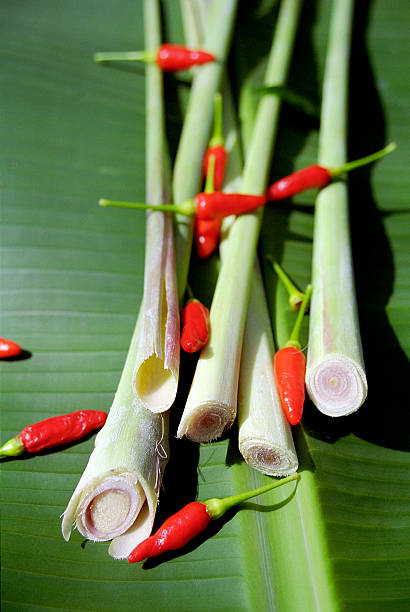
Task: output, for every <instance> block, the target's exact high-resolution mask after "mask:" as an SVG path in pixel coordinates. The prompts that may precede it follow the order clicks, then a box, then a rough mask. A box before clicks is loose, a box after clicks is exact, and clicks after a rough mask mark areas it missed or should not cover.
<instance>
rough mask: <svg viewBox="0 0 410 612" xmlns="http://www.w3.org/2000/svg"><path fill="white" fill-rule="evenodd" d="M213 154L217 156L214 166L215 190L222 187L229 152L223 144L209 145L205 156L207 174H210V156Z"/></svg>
mask: <svg viewBox="0 0 410 612" xmlns="http://www.w3.org/2000/svg"><path fill="white" fill-rule="evenodd" d="M211 155H213V156H214V157H215V168H214V190H215V191H219V190H220V189H221V188H222V185H223V182H224V176H225V168H226V161H227V159H228V153H227V152H226V150H225V147H224V146H223V145H218V146H216V147H209V149H208V150H207V151H206V153H205V156H204V173H205V176H206V175H207V174H208V164H209V158H210V157H211Z"/></svg>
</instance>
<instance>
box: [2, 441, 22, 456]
mask: <svg viewBox="0 0 410 612" xmlns="http://www.w3.org/2000/svg"><path fill="white" fill-rule="evenodd" d="M23 452H24V444H23V442H22V440H20V438H19V437H18V436H15V437H14V438H11V440H8V442H5V444H3V446H1V447H0V458H1V457H17V456H18V455H21V453H23Z"/></svg>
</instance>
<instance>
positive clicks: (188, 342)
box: [181, 300, 209, 353]
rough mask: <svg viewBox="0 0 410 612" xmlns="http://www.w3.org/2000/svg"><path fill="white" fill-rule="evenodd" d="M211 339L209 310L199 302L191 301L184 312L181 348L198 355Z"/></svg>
mask: <svg viewBox="0 0 410 612" xmlns="http://www.w3.org/2000/svg"><path fill="white" fill-rule="evenodd" d="M208 338H209V310H208V308H207V307H206V306H204V305H203V304H201V302H199V301H198V300H190V301H189V302H188V303H187V304H186V306H185V308H184V309H183V311H182V332H181V347H182V348H183V349H184V351H186V352H187V353H196V351H199V350H200V349H201V348H203V347H204V346H205V344H206V343H207V342H208Z"/></svg>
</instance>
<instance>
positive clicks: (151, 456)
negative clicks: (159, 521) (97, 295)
mask: <svg viewBox="0 0 410 612" xmlns="http://www.w3.org/2000/svg"><path fill="white" fill-rule="evenodd" d="M140 326H141V317H139V319H138V321H137V325H136V327H135V331H134V334H133V337H132V341H131V346H130V349H129V351H128V356H127V360H126V362H125V366H124V370H123V373H122V376H121V380H120V383H119V386H118V390H117V393H116V395H115V398H114V402H113V405H112V407H111V410H110V412H109V414H108V418H107V421H106V423H105V425H104V427H103V428H102V429H101V431H100V432H99V433H98V434H97V436H96V438H95V448H94V450H93V452H92V453H91V456H90V458H89V461H88V464H87V466H86V468H85V470H84V472H83V474H82V476H81V478H80V481H79V483H78V485H77V487H76V489H75V491H74V493H73V495H72V497H71V499H70V501H69V503H68V506H67V508H66V510H65V512H64V515H63V521H62V526H61V528H62V533H63V536H64V538H65V540H68V539H69V538H70V534H71V530H72V527H73V524H74V525H75V526H76V527H77V529H78V530H79V531H80V533H81V534H82V535H84V536H85V537H87V538H89V539H90V540H94V541H104V540H110V539H112V541H111V544H110V547H109V553H110V555H111V556H113V557H114V558H116V559H124V558H126V557H127V556H128V555H129V553H130V552H131V551H132V550H133V549H134V548H135V546H137V544H139V542H141V540H143V539H145V538H147V537H148V536H149V535H150V533H151V529H152V525H153V523H154V518H155V512H156V508H157V503H158V495H159V489H160V486H161V480H162V474H163V471H164V469H165V466H166V463H167V460H168V420H169V412H167V413H163V414H154V413H153V412H151V411H150V410H147V409H146V408H145V407H144V406H142V405H141V403H140V402H139V401H138V400H137V399H136V397H135V393H134V391H133V388H132V384H131V381H132V378H133V365H134V363H135V353H136V350H137V345H138V338H139V335H140V334H139V332H140ZM104 515H107V516H104Z"/></svg>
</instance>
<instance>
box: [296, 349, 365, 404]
mask: <svg viewBox="0 0 410 612" xmlns="http://www.w3.org/2000/svg"><path fill="white" fill-rule="evenodd" d="M306 387H307V390H308V393H309V396H310V398H311V400H312V401H313V403H314V404H315V405H316V406H317V408H318V409H319V410H320V411H321V412H323V414H326V415H328V416H345V415H348V414H351V413H352V412H355V411H356V410H357V409H358V408H360V406H361V405H362V404H363V402H364V400H365V399H366V395H367V382H366V374H365V372H364V370H363V368H362V367H361V366H360V364H358V363H356V362H355V361H353V360H352V359H350V358H349V357H347V356H346V355H340V354H339V355H338V354H337V353H331V354H329V355H326V357H324V358H323V360H322V361H321V362H320V363H319V364H318V365H317V366H316V367H314V368H313V369H312V370H308V371H307V372H306Z"/></svg>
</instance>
